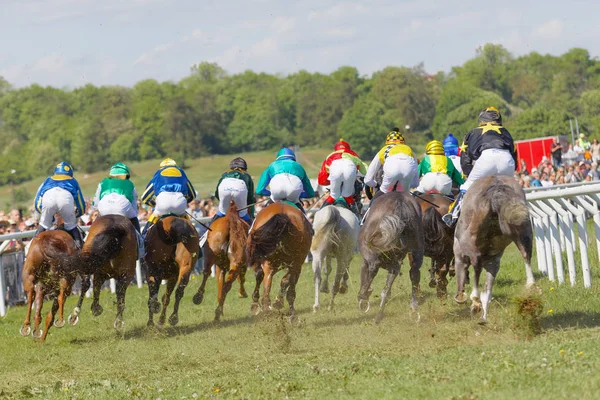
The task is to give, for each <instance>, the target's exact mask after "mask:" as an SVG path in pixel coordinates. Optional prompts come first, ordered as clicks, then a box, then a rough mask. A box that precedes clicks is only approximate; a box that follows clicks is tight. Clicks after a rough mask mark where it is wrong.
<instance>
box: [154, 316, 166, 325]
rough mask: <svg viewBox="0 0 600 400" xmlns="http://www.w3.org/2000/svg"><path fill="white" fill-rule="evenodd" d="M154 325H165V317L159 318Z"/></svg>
mask: <svg viewBox="0 0 600 400" xmlns="http://www.w3.org/2000/svg"><path fill="white" fill-rule="evenodd" d="M156 325H158V326H165V319H164V318H159V319H158V322H157V323H156Z"/></svg>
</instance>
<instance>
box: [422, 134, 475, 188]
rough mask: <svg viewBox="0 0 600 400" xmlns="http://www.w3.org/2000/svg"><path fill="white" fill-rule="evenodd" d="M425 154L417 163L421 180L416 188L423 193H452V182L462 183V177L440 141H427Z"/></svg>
mask: <svg viewBox="0 0 600 400" xmlns="http://www.w3.org/2000/svg"><path fill="white" fill-rule="evenodd" d="M425 154H426V155H425V157H424V158H423V160H422V161H421V163H419V177H420V178H421V182H420V184H419V186H418V187H417V189H416V190H417V191H418V192H421V193H425V194H429V193H438V194H443V195H446V196H450V195H452V184H453V183H455V184H456V185H458V186H460V185H462V184H463V183H464V179H463V178H462V175H461V173H460V172H459V171H457V170H456V168H455V167H454V164H453V163H452V160H451V159H450V157H448V156H446V155H445V154H444V146H443V145H442V142H440V141H438V140H432V141H431V142H429V143H427V147H426V148H425Z"/></svg>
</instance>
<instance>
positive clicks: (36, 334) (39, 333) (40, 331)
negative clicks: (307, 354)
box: [33, 329, 44, 339]
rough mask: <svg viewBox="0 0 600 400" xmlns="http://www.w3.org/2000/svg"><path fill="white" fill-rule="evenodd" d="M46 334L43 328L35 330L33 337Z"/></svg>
mask: <svg viewBox="0 0 600 400" xmlns="http://www.w3.org/2000/svg"><path fill="white" fill-rule="evenodd" d="M43 335H44V331H43V330H41V329H38V330H37V331H35V330H34V331H33V337H34V338H35V339H40V338H41V337H42V336H43Z"/></svg>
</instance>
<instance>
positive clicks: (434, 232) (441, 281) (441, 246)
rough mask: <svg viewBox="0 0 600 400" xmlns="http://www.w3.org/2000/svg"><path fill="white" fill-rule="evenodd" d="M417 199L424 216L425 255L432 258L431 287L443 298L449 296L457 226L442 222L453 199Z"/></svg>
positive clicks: (433, 197) (427, 195)
mask: <svg viewBox="0 0 600 400" xmlns="http://www.w3.org/2000/svg"><path fill="white" fill-rule="evenodd" d="M415 197H416V199H417V202H418V203H419V205H420V206H421V212H422V214H423V238H424V246H423V251H424V255H425V257H431V269H430V270H429V277H430V278H429V287H432V288H433V287H435V288H437V295H438V297H440V298H442V297H445V296H446V294H447V289H446V288H447V286H448V279H447V275H448V272H449V271H450V266H451V263H452V260H453V259H454V250H453V245H454V228H455V226H456V225H454V226H453V227H448V225H446V224H445V223H444V221H443V220H442V215H444V214H446V213H448V207H450V204H451V203H452V199H451V198H450V197H447V196H444V195H439V194H425V195H420V196H415Z"/></svg>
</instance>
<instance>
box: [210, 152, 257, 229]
mask: <svg viewBox="0 0 600 400" xmlns="http://www.w3.org/2000/svg"><path fill="white" fill-rule="evenodd" d="M247 170H248V164H246V160H244V159H243V158H241V157H236V158H234V159H233V160H231V162H230V163H229V170H227V171H225V172H224V173H223V175H221V179H219V183H217V190H216V191H215V197H216V198H217V199H218V200H219V211H217V213H216V214H215V216H214V217H213V219H212V221H211V223H213V222H214V221H215V220H217V219H218V218H221V217H224V216H225V214H227V210H229V205H230V202H231V200H233V201H234V202H235V205H236V206H237V208H238V209H241V208H244V209H243V210H241V211H240V212H239V216H240V218H241V219H243V220H244V221H246V222H247V223H248V224H252V218H253V217H254V215H253V214H254V208H253V207H250V208H249V209H245V207H246V206H247V205H248V204H254V203H255V202H256V200H255V199H254V182H253V181H252V177H251V176H250V174H249V173H248V172H246V171H247Z"/></svg>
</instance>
